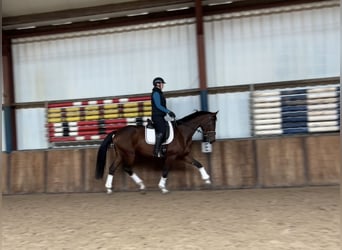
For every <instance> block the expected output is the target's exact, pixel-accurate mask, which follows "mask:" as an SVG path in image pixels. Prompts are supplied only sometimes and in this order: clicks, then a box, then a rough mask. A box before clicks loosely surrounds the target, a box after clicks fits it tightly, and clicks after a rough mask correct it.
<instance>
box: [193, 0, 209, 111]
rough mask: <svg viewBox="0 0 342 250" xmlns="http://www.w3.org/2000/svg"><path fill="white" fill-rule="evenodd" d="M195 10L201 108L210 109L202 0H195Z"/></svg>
mask: <svg viewBox="0 0 342 250" xmlns="http://www.w3.org/2000/svg"><path fill="white" fill-rule="evenodd" d="M195 10H196V40H197V55H198V73H199V83H200V98H201V110H203V111H208V91H207V72H206V62H205V44H204V28H203V9H202V1H201V0H195Z"/></svg>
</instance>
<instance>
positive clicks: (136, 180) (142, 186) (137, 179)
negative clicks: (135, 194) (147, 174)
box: [130, 173, 145, 190]
mask: <svg viewBox="0 0 342 250" xmlns="http://www.w3.org/2000/svg"><path fill="white" fill-rule="evenodd" d="M130 177H131V178H132V180H133V181H134V182H135V183H136V184H137V185H139V187H140V190H144V189H145V185H144V183H143V181H142V179H140V178H139V176H137V175H136V173H133V174H132V175H131V176H130Z"/></svg>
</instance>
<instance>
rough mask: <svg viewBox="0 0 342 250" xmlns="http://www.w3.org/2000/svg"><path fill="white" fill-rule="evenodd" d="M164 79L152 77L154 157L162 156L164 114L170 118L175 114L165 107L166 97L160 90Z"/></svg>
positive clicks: (165, 123) (164, 129)
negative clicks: (154, 132)
mask: <svg viewBox="0 0 342 250" xmlns="http://www.w3.org/2000/svg"><path fill="white" fill-rule="evenodd" d="M164 84H165V81H164V79H163V78H161V77H156V78H154V79H153V86H154V87H153V89H152V94H151V100H152V121H153V124H154V128H155V131H156V143H155V145H154V150H153V155H154V156H155V157H164V155H163V154H162V152H161V150H160V149H161V145H162V142H163V141H164V136H165V132H166V126H167V122H166V121H165V119H164V116H165V115H166V114H168V115H169V116H170V117H171V118H175V117H176V115H175V113H173V112H172V111H171V110H169V109H167V108H166V99H165V97H164V94H163V92H162V90H163V87H164Z"/></svg>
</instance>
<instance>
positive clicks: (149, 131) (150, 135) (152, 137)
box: [145, 121, 174, 145]
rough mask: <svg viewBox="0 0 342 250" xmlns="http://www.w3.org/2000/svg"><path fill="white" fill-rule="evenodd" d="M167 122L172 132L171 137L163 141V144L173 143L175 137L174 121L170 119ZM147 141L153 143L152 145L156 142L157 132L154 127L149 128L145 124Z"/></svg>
mask: <svg viewBox="0 0 342 250" xmlns="http://www.w3.org/2000/svg"><path fill="white" fill-rule="evenodd" d="M167 123H168V124H169V128H170V132H169V137H168V138H167V140H166V141H165V142H164V143H163V145H165V144H169V143H171V142H172V140H173V137H174V131H173V126H172V123H171V122H170V121H168V122H167ZM145 141H146V143H147V144H152V145H154V144H155V143H156V132H155V130H154V128H147V126H145Z"/></svg>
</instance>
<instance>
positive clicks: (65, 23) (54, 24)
mask: <svg viewBox="0 0 342 250" xmlns="http://www.w3.org/2000/svg"><path fill="white" fill-rule="evenodd" d="M68 24H72V22H64V23H53V24H51V25H53V26H59V25H68Z"/></svg>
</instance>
